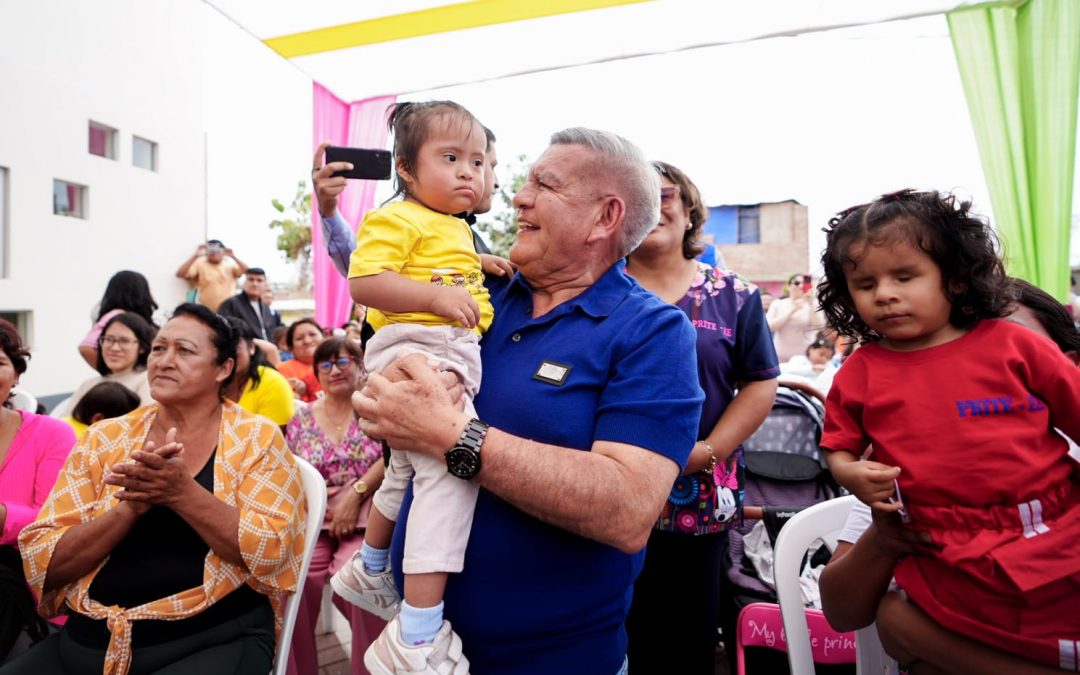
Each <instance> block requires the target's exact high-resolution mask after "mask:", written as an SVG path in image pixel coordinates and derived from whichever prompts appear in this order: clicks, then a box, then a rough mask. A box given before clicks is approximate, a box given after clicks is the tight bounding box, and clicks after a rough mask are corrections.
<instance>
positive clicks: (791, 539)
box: [773, 496, 899, 675]
mask: <svg viewBox="0 0 1080 675" xmlns="http://www.w3.org/2000/svg"><path fill="white" fill-rule="evenodd" d="M854 504H855V497H852V496H847V497H840V498H838V499H830V500H828V501H824V502H821V503H820V504H814V505H813V506H811V507H809V508H807V509H804V510H802V511H800V512H799V513H797V514H795V516H793V517H792V518H791V520H789V521H787V523H785V524H784V527H783V528H781V530H780V534H779V536H777V538H776V546H775V548H774V549H773V576H774V580H775V582H776V597H777V599H778V601H779V603H780V613H781V615H782V617H783V621H784V632H785V633H786V634H787V646H788V649H787V653H788V661H789V662H790V663H791V675H814V661H813V657H812V655H811V650H810V634H809V631H808V630H807V626H806V611H805V607H804V606H803V602H802V592H801V590H800V588H799V576H800V569H799V568H800V566H801V564H802V559H803V555H804V554H805V553H806V550H807V548H809V547H810V544H812V543H813V542H814V540H815V539H818V538H823V537H826V536H828V535H831V534H835V533H836V532H838V531H839V530H840V529H842V528H843V527H844V521H846V520H847V516H848V512H849V511H851V507H852V506H853V505H854ZM855 655H856V664H855V672H856V674H857V675H885V674H890V675H894V674H896V673H898V672H899V668H898V666H897V665H896V661H894V660H892V659H891V658H889V656H888V655H887V654H886V653H885V652H884V651H883V650H882V648H881V642H880V641H879V640H878V636H877V629H876V628H875V627H874V625H873V624H871V625H869V626H867V627H866V628H863V629H861V630H859V631H857V632H856V636H855Z"/></svg>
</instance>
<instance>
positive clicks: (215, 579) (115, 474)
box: [0, 304, 305, 675]
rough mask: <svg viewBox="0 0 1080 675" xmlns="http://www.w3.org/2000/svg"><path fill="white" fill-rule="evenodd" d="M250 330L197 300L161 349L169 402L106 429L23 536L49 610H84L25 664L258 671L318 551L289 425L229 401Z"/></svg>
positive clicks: (184, 308)
mask: <svg viewBox="0 0 1080 675" xmlns="http://www.w3.org/2000/svg"><path fill="white" fill-rule="evenodd" d="M236 344H237V337H236V333H235V332H234V330H233V328H232V327H231V326H230V325H229V323H228V322H227V321H225V320H224V319H222V318H221V317H220V316H218V315H217V314H214V313H213V312H211V311H210V310H208V309H206V308H205V307H202V306H199V305H192V304H184V305H180V306H179V307H177V309H176V311H175V312H174V314H173V318H172V319H170V320H169V322H168V323H166V324H165V326H164V327H163V328H162V329H161V332H160V333H159V334H158V336H157V337H156V338H155V339H154V341H153V344H152V346H151V354H150V358H149V362H148V364H147V365H148V368H147V372H148V376H149V379H150V387H151V392H152V394H153V397H154V399H155V400H156V401H157V403H154V404H151V405H149V406H145V407H142V408H139V409H137V410H135V411H133V412H131V413H129V414H128V415H126V416H124V417H120V418H116V419H113V420H106V421H103V422H101V423H98V424H95V425H94V426H93V427H91V429H90V430H89V431H88V432H87V434H86V436H84V438H83V440H82V441H80V442H79V444H78V445H77V446H76V447H75V449H74V450H73V451H72V453H71V455H70V457H69V459H68V461H67V463H66V464H65V465H64V468H63V470H62V471H61V473H60V477H59V478H58V480H57V482H56V485H55V487H54V488H53V490H52V493H51V494H50V495H49V498H48V500H47V501H46V503H45V505H44V506H43V507H42V509H41V513H40V515H39V516H38V519H37V520H36V521H35V522H34V523H32V524H31V525H29V526H28V527H27V528H26V529H24V530H23V532H22V534H21V535H20V537H19V545H20V550H21V552H22V556H23V564H24V567H25V569H26V576H27V579H28V581H29V582H30V585H31V586H32V587H33V590H34V591H35V594H36V595H37V596H38V597H39V598H40V603H39V611H40V612H41V613H42V614H44V615H46V616H52V615H55V614H56V613H58V612H59V611H60V610H61V608H62V607H64V606H66V608H67V612H68V613H69V614H70V618H69V619H68V622H67V624H66V625H65V627H64V628H63V630H61V631H60V632H59V633H58V634H56V635H53V636H51V637H50V638H48V639H46V640H44V641H42V642H41V643H39V644H38V645H36V646H35V647H33V648H32V649H30V650H29V651H28V652H26V653H25V654H23V655H22V656H21V657H19V658H18V659H15V660H14V661H12V662H11V663H10V664H8V665H7V666H6V667H4V668H2V669H0V673H3V674H4V675H12V674H16V673H52V672H64V673H95V674H97V673H102V672H104V673H106V675H108V674H116V675H124V673H127V672H128V671H129V670H130V672H132V673H199V674H200V675H209V674H210V673H230V674H232V673H237V674H240V673H244V674H246V673H259V675H265V674H266V673H267V672H269V670H270V668H271V664H272V661H273V654H274V641H275V629H276V626H277V624H279V623H280V618H281V595H282V593H283V592H291V591H293V590H294V589H295V588H296V583H297V579H298V576H299V572H300V564H301V557H302V551H303V545H304V541H303V540H304V534H303V527H304V511H305V505H304V497H303V489H302V486H301V482H300V475H299V471H298V469H297V467H296V464H295V462H294V461H293V458H292V455H291V453H290V452H289V450H288V448H287V447H286V445H285V441H284V438H283V437H282V435H281V432H280V430H279V429H278V427H277V426H276V425H275V424H274V423H273V422H271V421H269V420H267V419H265V418H262V417H259V416H257V415H254V414H251V413H248V412H246V411H244V410H242V409H241V408H240V407H239V406H237V405H235V404H233V403H231V402H226V401H224V399H222V397H221V392H222V390H223V388H224V387H225V385H227V384H228V382H229V380H230V379H231V378H232V376H233V369H234V363H235V357H236Z"/></svg>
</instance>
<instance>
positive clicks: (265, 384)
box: [236, 366, 295, 427]
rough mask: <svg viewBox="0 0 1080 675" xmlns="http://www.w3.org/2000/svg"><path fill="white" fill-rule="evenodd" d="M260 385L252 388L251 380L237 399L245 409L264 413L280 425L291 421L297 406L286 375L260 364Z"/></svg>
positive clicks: (264, 415) (238, 403)
mask: <svg viewBox="0 0 1080 675" xmlns="http://www.w3.org/2000/svg"><path fill="white" fill-rule="evenodd" d="M259 378H260V380H259V386H258V387H256V388H252V384H254V383H253V382H252V381H251V380H248V381H247V384H245V385H244V391H243V393H241V394H240V400H239V401H237V402H236V403H237V405H239V406H240V407H241V408H243V409H244V410H247V411H248V412H253V413H255V414H256V415H262V416H263V417H265V418H267V419H268V420H270V421H271V422H273V423H274V424H276V425H278V426H279V427H283V426H285V425H286V424H288V423H289V420H291V419H292V416H293V408H294V406H295V403H294V399H293V391H292V387H290V386H289V381H288V380H286V379H285V376H284V375H282V374H281V373H279V372H278V371H276V370H274V369H273V368H267V367H266V366H259Z"/></svg>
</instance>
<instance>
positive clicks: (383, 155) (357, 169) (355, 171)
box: [326, 145, 391, 180]
mask: <svg viewBox="0 0 1080 675" xmlns="http://www.w3.org/2000/svg"><path fill="white" fill-rule="evenodd" d="M333 162H348V163H349V164H352V166H353V168H352V169H350V170H348V171H335V172H334V174H333V176H334V177H335V178H337V177H338V176H344V177H345V178H356V179H360V180H388V179H389V178H390V169H391V162H390V151H389V150H369V149H367V148H347V147H344V146H335V145H331V146H329V147H328V148H326V163H327V164H331V163H333Z"/></svg>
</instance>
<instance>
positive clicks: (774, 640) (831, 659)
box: [735, 602, 855, 675]
mask: <svg viewBox="0 0 1080 675" xmlns="http://www.w3.org/2000/svg"><path fill="white" fill-rule="evenodd" d="M806 625H807V627H808V628H809V631H810V653H811V655H812V656H813V659H814V663H855V633H840V632H837V631H835V630H833V628H832V626H830V625H829V622H828V621H826V620H825V615H824V614H822V613H821V611H820V610H817V609H808V610H806ZM745 647H768V648H769V649H775V650H777V651H781V652H784V653H787V650H788V646H787V636H786V635H785V634H784V620H783V617H782V616H781V615H780V605H774V604H772V603H770V602H755V603H752V604H749V605H747V606H746V607H743V609H742V611H741V612H739V620H738V625H737V626H736V628H735V658H736V664H737V672H738V675H746V656H745V654H744V653H743V651H744V648H745Z"/></svg>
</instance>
